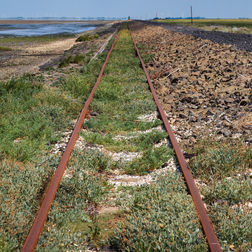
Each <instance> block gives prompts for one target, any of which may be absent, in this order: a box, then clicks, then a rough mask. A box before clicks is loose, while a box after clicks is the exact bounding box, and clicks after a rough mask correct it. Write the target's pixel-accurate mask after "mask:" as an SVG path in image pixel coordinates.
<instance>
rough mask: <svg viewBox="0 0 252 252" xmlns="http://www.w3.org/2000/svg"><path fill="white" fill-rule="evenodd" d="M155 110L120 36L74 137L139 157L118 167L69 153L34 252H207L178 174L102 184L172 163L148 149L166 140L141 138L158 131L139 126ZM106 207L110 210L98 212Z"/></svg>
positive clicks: (91, 155) (157, 135) (96, 155)
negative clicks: (90, 251) (116, 175)
mask: <svg viewBox="0 0 252 252" xmlns="http://www.w3.org/2000/svg"><path fill="white" fill-rule="evenodd" d="M75 94H76V95H77V94H78V92H76V93H75ZM155 109H156V107H155V105H154V102H153V100H152V97H151V93H150V91H149V90H148V86H147V83H146V80H145V77H144V73H143V71H142V69H141V68H140V65H139V61H138V59H137V58H136V55H135V51H134V47H133V44H132V41H131V37H130V35H129V32H128V30H127V29H123V30H122V32H121V34H120V37H119V40H118V43H117V45H116V47H115V49H114V51H113V53H112V55H111V58H110V60H109V63H108V65H107V69H106V70H105V75H104V78H103V80H102V82H101V83H100V86H99V87H98V89H97V93H96V94H95V97H94V100H93V102H92V104H91V111H92V112H93V113H94V112H95V113H94V114H95V115H94V116H91V118H90V119H89V120H87V121H86V122H85V123H84V125H83V126H84V127H85V128H86V130H85V131H83V132H82V137H83V138H84V139H85V141H87V142H88V143H90V144H99V145H103V146H104V147H105V148H106V149H109V150H111V151H114V152H116V151H141V152H142V156H141V158H137V159H135V160H133V161H132V162H128V163H125V164H122V163H121V162H119V161H118V162H115V161H113V160H112V159H111V158H110V157H109V156H107V155H106V154H102V152H101V151H99V150H97V151H94V150H93V151H91V150H89V151H88V150H86V149H84V150H80V149H78V148H77V149H76V150H75V151H74V153H73V155H72V157H71V159H70V164H69V167H68V169H67V171H66V173H65V175H64V177H63V181H62V184H61V186H60V188H59V191H58V192H57V195H56V199H55V203H54V205H53V207H52V210H51V212H50V214H49V218H48V222H47V224H46V227H45V229H44V232H43V234H42V237H41V239H40V241H39V244H38V250H41V251H47V250H50V251H57V250H60V251H69V250H70V251H71V250H83V249H86V248H87V246H88V245H91V246H94V247H98V248H101V247H104V246H105V247H108V246H109V247H110V248H113V249H116V251H165V250H166V249H170V250H172V251H180V250H182V249H185V248H186V250H188V251H207V244H206V242H205V239H204V236H203V233H202V230H201V227H200V224H199V220H198V218H197V216H196V213H195V210H194V206H193V203H192V199H191V197H190V196H189V195H188V193H187V191H186V187H185V185H184V181H183V179H182V177H181V175H180V174H179V173H177V174H176V173H174V172H171V173H169V174H168V175H167V176H162V177H161V178H159V179H158V181H157V182H153V183H152V184H150V185H146V186H141V187H135V188H134V187H119V188H115V187H114V186H112V185H110V184H108V183H107V182H106V180H107V177H108V176H109V175H110V174H111V171H112V170H114V169H117V170H118V169H121V171H122V172H124V173H125V172H126V173H129V174H141V175H142V174H146V173H148V172H150V171H152V170H154V169H156V168H160V167H161V166H162V164H164V163H165V162H167V160H169V159H170V158H171V157H172V156H173V153H172V151H171V150H170V149H169V147H168V146H161V147H156V148H154V147H153V145H154V144H156V143H160V141H162V140H163V139H165V138H166V137H167V135H166V133H162V132H160V131H157V130H155V129H154V130H153V132H151V133H150V132H149V131H148V132H143V131H145V130H150V129H152V128H153V127H156V126H157V125H161V121H160V120H154V121H150V122H146V121H142V120H140V119H139V116H141V115H145V114H150V113H152V112H153V111H155ZM125 137H126V138H125ZM109 207H114V209H115V210H113V211H111V212H103V211H101V209H104V208H105V209H107V208H109Z"/></svg>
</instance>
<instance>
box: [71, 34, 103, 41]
mask: <svg viewBox="0 0 252 252" xmlns="http://www.w3.org/2000/svg"><path fill="white" fill-rule="evenodd" d="M98 38H99V35H98V34H84V35H81V36H80V37H78V38H77V39H76V42H84V41H90V40H94V39H98Z"/></svg>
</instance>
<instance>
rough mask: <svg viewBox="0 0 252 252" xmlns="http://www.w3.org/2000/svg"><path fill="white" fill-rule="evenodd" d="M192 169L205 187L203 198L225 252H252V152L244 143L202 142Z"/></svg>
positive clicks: (192, 162)
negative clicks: (251, 203)
mask: <svg viewBox="0 0 252 252" xmlns="http://www.w3.org/2000/svg"><path fill="white" fill-rule="evenodd" d="M194 154H195V155H196V157H194V158H193V159H192V160H191V162H190V168H191V170H192V172H193V175H194V177H195V178H198V179H200V180H201V181H203V182H204V183H205V185H204V186H202V187H200V189H201V194H202V195H203V197H204V202H205V203H206V204H207V208H208V211H209V214H210V217H211V220H212V222H213V225H214V228H215V231H216V234H217V237H218V238H219V240H220V242H221V244H222V247H223V248H224V251H230V246H231V247H233V250H234V251H247V250H249V249H250V248H251V246H252V244H251V235H252V230H251V225H250V223H251V213H250V211H251V210H250V209H249V208H248V207H246V204H247V203H248V202H251V200H252V198H251V195H252V189H251V188H252V183H251V179H250V178H249V175H248V173H249V169H251V168H252V161H251V160H252V152H251V148H250V147H249V146H246V145H245V144H244V143H242V141H240V142H238V141H234V140H233V141H231V140H226V141H222V142H218V141H213V140H210V139H206V140H202V141H201V142H199V143H198V144H197V145H196V146H195V148H194Z"/></svg>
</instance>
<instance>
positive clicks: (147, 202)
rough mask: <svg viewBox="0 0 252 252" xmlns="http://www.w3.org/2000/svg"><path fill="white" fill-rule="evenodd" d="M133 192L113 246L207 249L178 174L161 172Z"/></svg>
mask: <svg viewBox="0 0 252 252" xmlns="http://www.w3.org/2000/svg"><path fill="white" fill-rule="evenodd" d="M128 193H130V192H128ZM131 195H132V200H131V201H130V202H131V204H130V205H128V206H127V217H126V220H125V221H124V222H123V223H121V224H119V225H117V228H116V230H115V232H114V234H113V235H111V236H110V238H109V243H110V245H111V246H112V248H113V249H115V250H116V251H167V250H169V251H182V250H183V251H185V250H186V251H208V246H207V244H206V242H205V240H204V236H203V233H202V231H201V227H200V223H199V220H198V217H197V215H196V214H195V210H194V206H193V203H192V199H191V197H190V196H189V195H188V194H187V193H186V187H185V185H184V181H183V180H182V178H181V176H180V175H179V174H175V173H169V174H167V176H161V177H160V178H158V181H157V182H156V183H154V184H151V185H149V186H146V187H142V188H141V190H136V191H134V192H133V194H132V192H131Z"/></svg>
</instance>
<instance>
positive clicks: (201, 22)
mask: <svg viewBox="0 0 252 252" xmlns="http://www.w3.org/2000/svg"><path fill="white" fill-rule="evenodd" d="M155 22H162V23H163V22H165V23H169V24H178V25H192V24H191V19H157V20H155ZM193 26H196V27H200V28H203V29H208V30H209V29H212V30H220V31H226V32H227V31H228V32H236V33H237V32H238V33H252V19H193ZM225 28H228V30H225ZM237 28H238V29H237ZM239 28H241V29H239Z"/></svg>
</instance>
